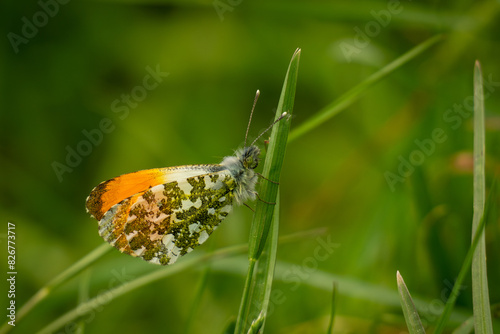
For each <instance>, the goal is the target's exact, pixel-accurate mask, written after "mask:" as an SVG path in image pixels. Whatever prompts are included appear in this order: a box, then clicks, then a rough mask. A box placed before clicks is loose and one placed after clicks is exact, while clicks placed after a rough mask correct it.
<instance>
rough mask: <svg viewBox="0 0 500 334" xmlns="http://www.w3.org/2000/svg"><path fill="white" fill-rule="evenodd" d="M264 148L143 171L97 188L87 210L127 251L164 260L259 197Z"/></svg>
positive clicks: (112, 241)
mask: <svg viewBox="0 0 500 334" xmlns="http://www.w3.org/2000/svg"><path fill="white" fill-rule="evenodd" d="M259 156H260V149H259V148H258V147H257V146H254V145H250V146H248V147H245V148H243V149H241V150H238V151H237V152H236V154H235V156H230V157H225V158H224V159H223V161H222V162H221V164H213V165H186V166H179V167H170V168H158V169H149V170H143V171H138V172H135V173H130V174H125V175H121V176H118V177H116V178H114V179H111V180H108V181H105V182H103V183H101V184H99V185H98V186H97V187H95V188H94V189H93V190H92V192H91V193H90V195H89V197H88V198H87V202H86V207H87V211H88V212H89V213H90V214H91V215H92V216H93V217H94V218H96V219H97V220H98V221H99V234H100V235H101V236H102V237H103V238H104V240H106V241H107V242H108V243H110V244H111V245H112V246H114V247H116V248H117V249H119V250H120V251H121V252H123V253H126V254H130V255H132V256H136V257H141V258H142V259H144V260H146V261H149V262H152V263H156V264H161V265H166V264H172V263H174V262H175V261H176V260H177V259H178V257H180V256H182V255H184V254H186V253H189V252H190V251H192V250H193V248H195V247H196V246H198V245H201V244H203V243H204V242H205V241H206V240H207V238H208V237H209V236H210V235H211V234H212V232H213V231H214V230H215V229H216V228H217V227H218V225H219V224H220V222H221V221H222V220H223V219H224V218H225V217H226V216H227V215H228V214H229V212H230V211H231V209H232V206H233V203H236V204H242V203H244V202H245V201H246V200H253V199H255V196H256V191H255V185H256V183H257V174H256V173H255V171H254V169H255V168H256V167H257V165H258V163H259Z"/></svg>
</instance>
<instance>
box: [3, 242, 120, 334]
mask: <svg viewBox="0 0 500 334" xmlns="http://www.w3.org/2000/svg"><path fill="white" fill-rule="evenodd" d="M112 249H113V247H109V245H108V244H102V245H101V246H99V247H97V248H96V249H94V250H93V251H92V252H90V253H88V254H87V255H85V256H84V257H83V258H81V259H80V260H79V261H78V262H76V263H75V264H73V265H72V266H71V267H69V268H68V269H66V270H65V271H63V272H62V273H61V274H59V275H58V276H56V277H55V278H54V279H53V280H52V281H50V282H49V283H47V284H46V285H45V286H44V287H43V288H41V289H40V290H38V291H37V292H36V293H35V294H34V295H33V296H32V297H31V298H30V299H29V300H28V301H27V302H26V304H24V305H23V306H22V307H21V308H20V309H19V311H18V312H17V317H16V322H19V320H21V319H22V318H24V317H25V316H26V315H27V314H28V313H29V312H30V311H31V310H32V309H33V308H34V307H35V306H36V305H38V304H39V303H40V302H41V301H42V300H44V299H45V298H47V296H48V295H49V294H50V293H51V292H52V291H54V289H56V288H57V287H58V286H60V285H61V284H63V283H65V282H67V281H69V280H70V279H71V278H72V277H74V276H76V275H77V274H78V273H80V272H81V271H82V270H84V269H86V268H88V267H89V266H90V265H91V264H92V263H94V262H95V261H97V260H98V259H100V258H101V257H102V256H103V255H104V254H106V253H107V252H109V251H110V250H112ZM11 329H12V326H9V325H8V324H7V323H5V324H4V325H3V326H2V328H0V333H1V334H4V333H8V332H9V331H10V330H11Z"/></svg>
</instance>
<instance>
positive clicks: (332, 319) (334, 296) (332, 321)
mask: <svg viewBox="0 0 500 334" xmlns="http://www.w3.org/2000/svg"><path fill="white" fill-rule="evenodd" d="M337 290H338V289H337V283H336V282H333V288H332V310H331V312H330V322H329V323H328V329H327V331H326V333H327V334H333V325H334V324H335V310H336V306H337Z"/></svg>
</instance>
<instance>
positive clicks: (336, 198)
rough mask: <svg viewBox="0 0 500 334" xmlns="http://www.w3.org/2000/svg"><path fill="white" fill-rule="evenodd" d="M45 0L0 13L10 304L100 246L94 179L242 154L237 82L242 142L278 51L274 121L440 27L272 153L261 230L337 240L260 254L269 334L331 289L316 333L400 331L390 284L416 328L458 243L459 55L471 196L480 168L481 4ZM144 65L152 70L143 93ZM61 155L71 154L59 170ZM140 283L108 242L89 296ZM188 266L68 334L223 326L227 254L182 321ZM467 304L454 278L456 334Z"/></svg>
mask: <svg viewBox="0 0 500 334" xmlns="http://www.w3.org/2000/svg"><path fill="white" fill-rule="evenodd" d="M60 1H61V2H56V1H55V0H41V1H40V2H38V3H37V2H36V1H29V2H28V1H14V0H7V1H3V2H2V4H1V5H0V8H1V10H0V12H1V13H0V16H1V25H2V34H3V36H4V37H3V42H2V48H1V51H0V60H1V61H0V71H1V76H0V78H1V79H0V84H1V89H0V99H1V100H0V101H1V106H2V107H1V111H0V124H1V126H2V128H1V129H2V130H1V132H0V142H1V145H0V155H1V161H0V168H1V173H2V177H1V178H0V182H1V185H0V189H1V193H0V196H1V200H0V205H1V207H0V210H1V211H0V217H1V219H0V220H1V222H2V226H3V227H2V229H1V230H0V235H1V243H2V245H5V241H6V238H5V237H6V233H7V222H8V221H10V222H14V223H15V224H16V233H17V239H16V242H17V244H16V246H17V272H18V276H17V285H16V286H17V291H16V302H17V306H20V305H21V304H23V303H24V302H25V301H26V300H27V299H28V298H29V297H30V296H32V295H33V294H34V293H35V292H36V291H37V290H38V289H39V288H41V287H42V286H43V285H44V284H46V283H47V282H48V281H49V280H50V279H51V278H53V277H55V276H56V275H57V274H59V273H60V272H62V271H63V270H64V269H66V268H68V267H69V266H70V265H71V264H73V263H74V262H76V261H77V260H78V259H80V258H81V257H83V256H85V255H86V254H87V253H88V252H90V251H92V250H93V249H94V248H95V247H97V246H99V245H101V244H102V243H103V240H102V239H101V238H100V237H99V235H98V231H97V222H96V221H94V220H93V219H91V218H90V217H89V216H88V215H87V214H86V212H85V209H84V203H85V198H86V196H87V195H88V194H89V192H90V191H91V189H92V188H93V187H94V186H96V185H97V184H98V183H99V182H101V181H104V180H107V179H109V178H112V177H114V176H117V175H120V174H123V173H128V172H133V171H136V170H140V169H147V168H155V167H167V166H175V165H183V164H197V163H218V162H220V161H221V159H222V157H224V156H226V155H231V154H232V153H233V151H234V150H235V149H236V148H238V147H239V146H241V145H242V144H243V139H244V134H245V129H246V125H247V121H248V116H249V112H250V108H251V104H252V100H253V97H254V94H255V91H256V90H257V89H260V91H261V97H260V99H259V102H258V104H257V108H256V112H255V115H254V121H253V124H252V127H251V131H250V135H251V136H253V137H255V136H256V135H257V134H258V133H260V131H261V130H262V129H264V128H265V127H266V126H267V125H268V124H269V122H270V121H271V119H272V117H273V110H275V108H276V106H277V103H278V98H279V94H280V91H281V87H282V84H283V79H284V76H285V73H286V69H287V66H288V63H289V60H290V57H291V56H292V53H293V51H294V50H295V49H296V48H297V47H300V48H301V49H302V55H301V59H300V67H299V81H298V86H297V93H296V99H295V107H294V118H293V122H292V129H293V128H294V127H296V126H299V125H300V124H301V123H303V122H304V121H306V120H308V119H309V118H311V117H313V115H314V114H315V113H316V112H318V111H319V110H320V109H321V108H323V107H324V106H326V105H327V104H329V103H331V102H332V101H334V100H335V99H336V98H338V97H339V96H341V95H342V94H343V93H345V92H346V91H347V90H349V89H350V88H352V87H354V86H355V85H356V84H358V83H360V82H362V81H364V80H365V79H366V78H367V77H368V76H369V75H371V74H372V73H374V72H376V71H377V70H379V69H380V68H382V67H383V66H384V65H386V64H388V63H390V62H391V61H392V60H394V59H396V58H397V57H398V56H400V55H402V54H403V53H405V52H406V51H408V50H410V49H411V48H413V47H414V46H416V45H418V44H419V43H421V42H423V41H425V40H426V39H428V38H430V37H432V36H434V35H436V34H439V33H444V36H445V38H444V39H443V40H442V41H441V42H439V43H438V44H436V46H434V47H432V48H431V49H429V50H427V51H426V52H424V53H423V54H421V55H420V56H418V57H417V58H415V59H413V60H412V61H410V62H409V63H408V64H406V65H404V66H403V67H402V68H400V69H398V70H397V71H395V72H394V73H392V74H391V75H389V76H388V77H386V78H385V79H384V80H383V81H381V82H380V83H378V84H376V85H375V86H373V87H371V88H370V89H369V90H368V92H367V93H366V94H364V95H363V96H362V98H361V99H359V100H358V101H357V102H355V103H354V104H353V105H351V106H349V107H348V108H347V109H345V110H343V112H342V113H340V114H338V115H337V116H336V117H334V118H332V119H330V120H329V121H328V122H326V123H324V124H322V125H321V126H319V127H317V128H315V129H314V130H313V131H311V132H308V133H306V134H304V135H302V136H300V137H298V138H296V139H295V140H294V141H293V142H291V143H290V145H289V146H288V148H287V155H286V158H285V163H284V166H283V173H282V177H281V195H282V196H281V205H282V207H281V208H282V209H281V213H282V218H281V226H280V234H281V235H287V234H291V233H297V232H303V231H306V230H311V229H315V228H325V232H324V233H323V234H322V235H321V236H320V238H322V240H323V241H324V242H328V241H330V242H331V243H335V244H336V247H335V251H334V252H333V253H332V254H328V256H326V257H321V259H319V258H318V257H317V254H316V253H317V251H316V249H317V248H318V247H319V246H320V245H321V244H322V242H321V241H318V239H317V238H316V237H305V236H304V237H303V238H300V239H299V240H298V241H294V242H292V243H286V244H283V245H280V247H279V248H278V261H279V268H280V271H279V272H278V273H277V274H276V281H275V284H274V286H273V287H274V289H275V290H276V291H281V292H282V295H280V298H278V300H277V301H275V303H274V304H275V305H273V306H274V309H273V312H272V314H271V315H270V317H269V319H268V321H267V323H266V330H267V332H269V333H323V332H325V330H326V326H327V324H328V314H329V312H330V307H331V292H330V289H329V288H330V286H331V278H332V277H333V275H335V277H337V278H338V279H339V282H340V283H339V286H338V289H339V297H338V301H337V303H338V304H337V318H336V327H335V332H336V333H401V332H402V331H404V330H405V325H404V319H403V317H402V313H401V309H400V307H399V306H398V301H397V299H394V298H393V297H394V296H396V270H399V271H400V272H401V274H402V275H403V277H404V278H405V281H406V284H407V285H408V288H409V289H410V291H411V293H412V295H413V296H414V297H416V298H419V299H421V300H424V301H427V302H428V303H430V304H426V305H427V311H428V312H427V315H424V316H423V317H422V318H423V320H424V325H426V326H427V327H426V328H430V327H429V324H431V323H432V322H433V321H435V320H436V319H437V316H438V315H439V312H440V307H442V305H443V303H444V302H445V301H446V298H447V296H448V295H449V289H450V288H449V287H450V285H451V284H452V282H453V281H454V279H455V277H456V275H457V274H458V271H459V269H460V265H461V263H462V261H463V259H464V257H465V254H466V252H467V249H468V246H469V244H470V238H471V236H470V230H471V220H472V177H471V166H472V157H471V152H472V122H471V117H470V114H471V113H470V112H469V111H468V110H470V107H469V105H470V102H471V100H470V96H471V95H472V93H473V90H472V75H473V65H474V61H475V60H476V59H478V60H480V61H481V63H482V66H483V74H484V77H485V81H486V82H487V83H488V84H487V85H486V86H485V92H488V93H489V94H488V93H487V94H488V95H487V98H486V100H485V106H486V128H487V132H486V140H487V142H486V152H487V158H486V161H487V165H486V170H487V174H486V182H487V184H491V181H492V179H493V176H494V173H495V171H498V170H499V168H500V146H499V145H498V144H499V143H500V133H499V130H500V113H499V106H500V94H499V89H500V61H499V59H498V55H499V54H500V36H499V31H500V23H499V22H500V21H499V19H498V18H499V15H498V14H499V10H500V2H499V1H471V0H469V1H466V0H464V1H419V2H416V1H413V2H408V1H401V2H397V1H389V2H385V1H363V2H357V1H356V2H349V1H331V2H327V1H310V2H306V1H263V0H259V1H232V2H231V1H229V0H220V1H215V2H214V1H212V0H209V1H203V0H198V1H167V0H165V1H162V0H156V1H149V0H142V1H138V0H124V1H120V0H113V1H90V2H88V1H87V2H81V1H76V0H73V1H66V2H64V1H62V0H60ZM155 71H159V72H161V73H162V74H161V75H157V76H156V80H153V79H151V78H153V76H151V74H150V73H151V72H155ZM166 73H168V75H167V74H166ZM148 76H150V77H148ZM127 96H128V97H127ZM127 99H128V100H127ZM127 101H128V102H127ZM460 106H462V108H461V111H460ZM436 129H438V130H437V131H438V132H439V129H441V130H442V131H441V132H439V133H440V135H439V136H438V137H439V138H438V139H439V140H437V139H435V138H433V136H435V135H434V134H435V131H436ZM89 133H90V135H89ZM88 136H90V137H91V138H92V140H93V141H94V143H91V144H89V143H90V140H89V138H88ZM259 145H261V146H262V145H263V141H262V140H261V141H260V143H259ZM426 145H427V146H426ZM72 150H74V151H76V152H77V154H78V156H79V158H78V157H75V156H73V157H70V158H69V159H70V160H69V161H68V160H67V159H68V152H70V151H72ZM78 152H80V154H79V153H78ZM82 152H83V153H82ZM419 152H420V153H419ZM73 155H74V154H73ZM412 159H413V160H412ZM405 161H406V163H405ZM410 161H413V162H414V163H412V162H410ZM408 164H409V165H408ZM63 166H66V167H63ZM405 166H406V167H405ZM408 166H410V167H408ZM398 169H399V171H398ZM406 172H408V173H406ZM391 173H392V174H391ZM395 176H396V178H394V177H395ZM388 178H390V180H392V181H389V182H388ZM498 203H499V202H498V198H497V199H495V206H494V210H493V211H494V213H495V214H494V215H493V216H492V219H490V222H489V223H488V225H487V227H486V242H487V252H488V276H489V281H490V299H491V303H493V304H495V303H498V302H499V301H500V286H499V285H498V282H499V280H500V266H499V263H500V257H499V254H500V243H499V239H500V223H499V219H498V215H497V214H496V209H497V208H498ZM251 216H252V212H251V211H250V210H248V209H247V208H245V207H237V208H235V210H234V212H233V213H232V214H231V215H230V217H228V218H227V219H226V220H225V221H224V222H223V224H222V226H221V228H220V229H218V230H217V232H216V233H214V235H213V236H212V237H211V238H210V242H207V243H206V244H205V245H203V246H202V247H200V248H199V249H198V250H197V251H196V252H200V253H203V252H209V251H212V250H216V249H221V248H223V247H225V246H230V245H236V244H241V243H245V241H246V240H247V239H248V229H249V225H250V221H251ZM325 240H326V241H325ZM2 249H3V250H2V254H1V255H0V258H1V259H2V260H1V261H2V268H4V267H3V263H5V262H6V260H4V258H5V259H6V256H4V254H6V252H5V250H4V249H5V247H3V246H2ZM196 252H194V253H192V254H190V255H188V256H186V257H189V256H196V254H195V253H196ZM156 269H158V268H157V267H156V266H153V265H151V264H149V263H146V262H144V261H141V260H139V259H135V258H132V257H129V256H125V255H122V254H120V253H119V252H118V251H115V250H113V251H112V252H110V253H109V254H107V255H106V256H105V257H103V258H102V259H100V260H99V261H98V262H97V263H96V264H95V265H94V266H92V269H91V271H90V272H89V273H88V274H87V275H88V278H89V280H90V292H89V293H90V296H95V295H96V294H97V293H99V292H102V291H105V290H107V289H109V287H110V286H114V285H116V284H117V283H116V282H117V280H118V281H130V280H132V279H135V278H138V277H140V276H141V275H142V274H143V273H145V272H150V271H152V270H156ZM203 269H204V268H191V269H190V270H187V271H183V272H181V273H179V274H177V275H174V276H172V277H169V278H167V279H164V280H161V281H158V282H156V283H154V284H150V285H149V286H147V287H144V288H141V289H139V290H136V291H134V292H132V293H130V294H127V295H125V296H123V297H120V298H119V299H117V300H113V301H111V302H109V303H108V304H106V305H104V306H103V307H101V308H99V309H97V310H95V311H94V312H92V313H91V314H90V315H87V316H86V317H85V318H84V322H85V326H86V331H87V332H88V333H109V332H115V333H147V332H164V333H185V332H186V328H190V330H189V332H190V333H221V332H222V330H223V328H224V327H225V325H226V324H227V322H228V321H230V319H231V318H232V317H234V316H235V315H236V314H237V311H238V307H239V302H240V298H241V294H242V287H243V281H244V274H245V269H246V259H245V256H244V255H242V256H240V257H238V258H236V259H234V258H233V259H230V260H225V262H224V261H220V262H217V263H216V264H214V266H213V267H212V268H211V270H210V272H209V274H208V276H207V282H206V287H205V290H204V291H203V295H202V298H201V300H200V301H199V303H196V304H197V307H198V308H197V309H196V310H195V312H194V313H193V310H194V308H193V300H195V299H194V298H195V295H196V291H197V287H198V285H199V282H200V277H202V270H203ZM80 281H81V277H77V278H76V279H73V280H71V281H70V282H68V283H67V284H65V285H64V286H63V287H61V288H60V289H58V290H57V291H55V292H54V294H53V295H51V296H50V297H49V298H48V299H47V300H45V301H43V303H42V304H40V305H38V306H37V308H35V309H34V310H33V311H32V312H31V313H30V314H28V315H27V316H26V318H25V319H23V320H22V321H20V322H19V323H18V324H17V326H16V328H15V329H14V330H13V331H12V332H13V333H33V332H35V331H37V330H40V329H41V328H42V327H43V326H45V325H46V324H47V323H49V322H50V321H52V320H53V319H55V318H57V317H58V316H60V315H61V314H63V313H64V312H66V311H68V310H70V309H72V308H74V307H76V306H77V295H78V284H79V282H80ZM2 284H5V283H2ZM321 286H323V288H321ZM325 287H326V288H325ZM2 291H5V290H4V289H2ZM377 291H378V292H380V293H379V294H377V293H376V292H377ZM386 292H387V293H386ZM4 296H5V294H4V292H2V297H1V298H2V300H4ZM394 300H395V301H396V302H395V303H394ZM471 303H472V298H471V289H470V280H469V281H467V284H466V286H465V287H464V289H463V290H462V293H461V294H460V296H459V298H458V302H457V309H458V310H459V311H460V312H459V313H456V314H455V317H454V322H453V323H454V324H455V326H456V324H457V321H458V322H460V321H463V320H464V319H465V318H467V317H468V316H470V315H471V314H472V306H471ZM2 305H4V306H5V305H6V303H4V302H2ZM496 312H498V311H496ZM497 316H498V313H497ZM190 317H192V318H191V319H192V320H189V319H190ZM3 319H4V320H5V318H3ZM2 322H3V320H2ZM188 322H189V324H188ZM189 326H190V327H189ZM495 326H498V323H496V324H495ZM72 330H73V328H71V326H70V327H67V328H62V329H60V331H59V332H60V333H72Z"/></svg>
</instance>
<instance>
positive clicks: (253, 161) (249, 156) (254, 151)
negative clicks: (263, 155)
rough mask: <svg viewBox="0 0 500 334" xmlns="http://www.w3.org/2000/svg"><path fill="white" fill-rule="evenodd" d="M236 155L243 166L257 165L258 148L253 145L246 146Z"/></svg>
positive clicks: (258, 158)
mask: <svg viewBox="0 0 500 334" xmlns="http://www.w3.org/2000/svg"><path fill="white" fill-rule="evenodd" d="M237 156H238V158H239V159H240V160H241V162H242V164H243V167H244V168H246V169H255V168H257V166H258V165H259V161H260V149H259V148H258V147H257V146H255V145H252V146H248V147H245V148H244V149H243V150H242V151H241V152H239V155H237Z"/></svg>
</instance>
